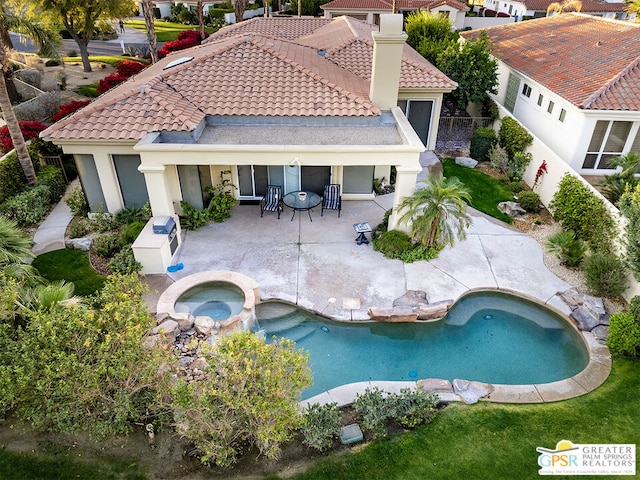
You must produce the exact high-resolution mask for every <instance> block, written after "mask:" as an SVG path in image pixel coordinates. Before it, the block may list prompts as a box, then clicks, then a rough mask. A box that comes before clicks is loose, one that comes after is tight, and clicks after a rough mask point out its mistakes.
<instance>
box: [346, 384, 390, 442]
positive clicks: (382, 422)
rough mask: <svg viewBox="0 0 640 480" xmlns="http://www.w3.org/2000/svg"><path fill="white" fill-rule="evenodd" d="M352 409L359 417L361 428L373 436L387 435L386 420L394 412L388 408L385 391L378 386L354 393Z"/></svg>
mask: <svg viewBox="0 0 640 480" xmlns="http://www.w3.org/2000/svg"><path fill="white" fill-rule="evenodd" d="M353 409H354V410H355V412H356V414H357V415H358V418H359V419H360V422H361V424H362V428H363V429H364V430H365V431H367V432H369V433H371V435H372V436H373V438H378V437H385V436H386V435H387V429H386V422H387V420H388V419H389V418H391V417H393V416H394V414H395V412H393V411H392V410H391V409H390V408H389V402H387V400H386V398H385V392H383V391H382V390H380V389H379V388H378V387H374V388H373V389H371V388H367V389H366V390H365V391H364V393H363V394H360V393H358V394H356V400H355V401H354V402H353Z"/></svg>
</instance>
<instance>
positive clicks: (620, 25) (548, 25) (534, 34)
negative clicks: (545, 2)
mask: <svg viewBox="0 0 640 480" xmlns="http://www.w3.org/2000/svg"><path fill="white" fill-rule="evenodd" d="M485 31H486V32H487V34H488V35H489V38H490V39H491V41H492V43H493V45H494V55H495V56H496V57H497V58H499V59H500V60H501V61H503V62H504V63H505V64H507V65H509V66H510V67H511V68H513V69H514V70H516V71H519V72H521V73H522V74H524V75H526V76H527V77H529V78H531V79H532V80H534V81H535V82H537V83H540V84H541V85H544V86H545V87H547V88H548V89H549V90H551V91H553V92H555V93H557V94H558V95H560V96H561V97H563V98H564V99H566V100H568V101H570V102H571V103H573V104H574V105H576V106H577V107H579V108H583V109H590V110H640V25H638V24H633V23H629V22H621V21H616V20H609V19H603V18H600V17H594V16H591V15H585V14H578V13H565V14H562V15H555V16H553V17H546V18H541V19H538V20H528V21H526V22H517V23H512V24H508V25H502V26H498V27H491V28H487V29H485ZM462 35H463V36H464V37H465V38H475V37H477V36H478V35H479V32H478V31H471V32H464V33H463V34H462Z"/></svg>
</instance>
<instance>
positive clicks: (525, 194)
mask: <svg viewBox="0 0 640 480" xmlns="http://www.w3.org/2000/svg"><path fill="white" fill-rule="evenodd" d="M518 203H519V204H520V206H521V207H522V208H524V209H525V210H526V211H527V212H533V213H537V212H539V211H540V209H541V208H542V207H541V205H542V204H541V203H540V195H538V194H537V193H536V192H532V191H529V190H524V191H522V192H520V193H518Z"/></svg>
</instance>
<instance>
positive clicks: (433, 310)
mask: <svg viewBox="0 0 640 480" xmlns="http://www.w3.org/2000/svg"><path fill="white" fill-rule="evenodd" d="M451 305H453V300H443V301H441V302H434V303H432V304H430V305H424V306H421V307H418V319H419V320H439V319H441V318H442V317H444V316H445V315H446V314H447V312H448V311H449V309H450V308H451Z"/></svg>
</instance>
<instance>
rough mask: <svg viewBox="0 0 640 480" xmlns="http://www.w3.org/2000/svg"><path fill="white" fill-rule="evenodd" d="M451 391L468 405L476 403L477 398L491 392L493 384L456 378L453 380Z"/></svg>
mask: <svg viewBox="0 0 640 480" xmlns="http://www.w3.org/2000/svg"><path fill="white" fill-rule="evenodd" d="M453 391H454V393H456V394H458V396H459V397H460V398H462V401H463V402H464V403H466V404H468V405H469V404H472V403H477V402H478V400H479V399H481V398H482V397H486V396H487V395H489V394H490V393H491V392H493V385H491V384H489V383H481V382H470V381H469V380H461V379H459V378H456V379H455V380H454V381H453Z"/></svg>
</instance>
